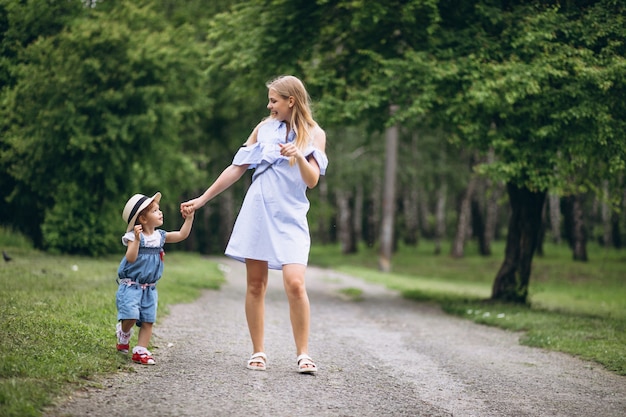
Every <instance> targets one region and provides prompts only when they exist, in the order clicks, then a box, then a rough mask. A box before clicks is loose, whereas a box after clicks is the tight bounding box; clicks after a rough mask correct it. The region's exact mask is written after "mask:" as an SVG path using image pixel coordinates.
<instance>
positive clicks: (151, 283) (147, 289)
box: [116, 193, 194, 365]
mask: <svg viewBox="0 0 626 417" xmlns="http://www.w3.org/2000/svg"><path fill="white" fill-rule="evenodd" d="M160 200H161V193H156V194H155V195H153V196H152V197H150V198H149V197H146V196H145V195H143V194H135V195H134V196H132V197H131V198H130V200H128V202H127V203H126V206H125V207H124V211H123V212H122V218H123V219H124V221H125V222H127V224H128V226H127V228H126V234H124V236H122V243H123V244H124V245H125V246H127V248H126V255H125V256H124V258H123V259H122V261H121V263H120V266H119V268H118V270H117V275H118V282H119V287H118V289H117V295H116V304H117V320H118V323H117V328H116V330H117V331H116V334H117V350H118V351H119V352H121V353H125V354H127V353H128V349H129V342H130V338H131V336H132V334H133V325H134V324H136V325H137V326H139V336H138V340H137V346H135V347H134V348H133V358H132V359H133V361H134V362H136V363H140V364H142V365H154V364H155V362H154V358H153V357H152V354H151V353H150V351H149V350H148V344H149V343H150V338H151V337H152V325H153V324H154V322H155V321H156V312H157V302H158V292H157V289H156V283H157V281H158V280H159V279H160V278H161V275H162V274H163V255H164V251H163V246H164V244H165V243H176V242H180V241H182V240H185V239H186V238H187V237H188V236H189V233H190V232H191V226H192V224H193V218H194V212H193V210H192V209H190V210H186V211H183V212H182V216H183V218H184V219H185V222H184V223H183V225H182V227H181V228H180V230H179V231H177V232H166V231H164V230H161V229H157V227H159V226H162V225H163V213H162V212H161V210H160V209H159V201H160Z"/></svg>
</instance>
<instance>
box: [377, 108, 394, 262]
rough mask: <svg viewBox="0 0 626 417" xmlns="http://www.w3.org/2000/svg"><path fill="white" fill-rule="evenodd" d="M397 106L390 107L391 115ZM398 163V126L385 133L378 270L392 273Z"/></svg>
mask: <svg viewBox="0 0 626 417" xmlns="http://www.w3.org/2000/svg"><path fill="white" fill-rule="evenodd" d="M396 109H397V106H391V107H390V114H391V115H393V113H394V112H395V111H396ZM397 163H398V126H391V127H389V128H387V131H386V133H385V179H384V181H385V182H384V184H385V185H384V187H383V217H382V222H381V231H380V255H379V257H378V269H380V270H381V271H383V272H389V271H391V255H392V253H393V226H394V214H395V205H396V204H395V202H396V166H397Z"/></svg>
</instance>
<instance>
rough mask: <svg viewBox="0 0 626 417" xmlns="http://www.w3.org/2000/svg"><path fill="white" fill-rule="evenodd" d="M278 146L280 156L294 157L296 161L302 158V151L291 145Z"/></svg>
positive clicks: (282, 144) (281, 144) (280, 144)
mask: <svg viewBox="0 0 626 417" xmlns="http://www.w3.org/2000/svg"><path fill="white" fill-rule="evenodd" d="M278 146H279V147H280V154H281V155H282V156H285V157H287V158H291V157H292V156H294V157H295V158H296V159H299V158H303V157H304V155H303V154H302V151H301V150H300V149H298V147H297V146H296V145H294V144H293V143H279V144H278Z"/></svg>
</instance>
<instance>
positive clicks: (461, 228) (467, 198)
mask: <svg viewBox="0 0 626 417" xmlns="http://www.w3.org/2000/svg"><path fill="white" fill-rule="evenodd" d="M476 182H477V178H476V175H473V174H472V175H471V176H470V180H469V183H468V184H467V188H466V189H465V192H464V193H463V198H462V200H461V207H460V208H459V217H458V220H457V226H456V236H455V238H454V242H453V243H452V251H451V255H452V257H453V258H462V257H463V255H464V247H465V239H467V236H469V234H470V219H471V214H472V213H471V210H472V207H471V203H472V196H473V195H474V189H475V188H476Z"/></svg>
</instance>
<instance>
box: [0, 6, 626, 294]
mask: <svg viewBox="0 0 626 417" xmlns="http://www.w3.org/2000/svg"><path fill="white" fill-rule="evenodd" d="M625 16H626V5H624V3H623V2H622V1H620V0H599V1H592V0H565V1H514V0H511V1H506V0H501V1H495V0H477V1H474V0H473V1H465V0H405V1H393V0H392V1H329V0H317V1H305V0H301V1H298V0H292V1H288V0H274V1H270V0H265V1H262V0H251V1H212V2H202V1H194V0H190V1H186V2H185V3H184V6H182V5H181V3H180V2H176V1H167V0H140V1H125V0H122V1H109V0H100V1H95V0H91V1H88V0H82V1H80V0H68V1H52V0H50V1H44V0H39V1H37V0H24V1H17V0H13V1H11V0H0V48H1V49H2V54H1V61H0V85H1V90H0V132H1V133H0V134H1V136H0V173H1V175H0V201H1V202H2V203H1V205H0V224H1V225H3V226H6V227H9V228H11V229H13V230H17V231H19V232H21V233H24V234H25V235H26V236H28V237H29V238H30V239H32V241H33V242H34V243H35V245H36V246H37V247H39V248H41V249H45V250H47V251H50V252H53V253H54V252H61V253H68V254H82V255H101V254H109V253H114V252H119V249H120V248H119V238H120V235H121V232H123V227H124V225H123V221H122V220H121V217H120V213H121V208H122V207H123V205H124V203H125V202H126V200H127V199H128V198H129V197H130V196H131V195H132V194H134V193H137V192H140V193H143V194H151V193H153V192H155V191H161V192H162V193H163V196H164V197H163V200H162V208H163V209H164V212H165V218H166V224H165V228H166V229H174V228H177V227H178V226H179V224H180V215H179V213H178V205H179V203H180V202H181V201H185V200H187V199H189V198H192V197H195V196H197V195H199V194H200V193H201V192H202V191H203V190H204V189H205V188H206V187H207V186H208V185H209V184H210V183H211V182H212V180H214V179H215V178H216V177H217V175H219V173H220V172H221V170H222V169H224V168H225V167H226V166H227V165H228V164H230V162H231V160H232V156H233V155H234V153H235V152H236V150H237V149H238V148H239V146H241V144H242V143H243V142H244V141H245V139H246V138H247V136H248V134H249V132H250V131H251V130H252V128H253V127H254V126H255V125H256V123H258V121H260V120H261V119H262V118H264V117H266V116H267V111H266V109H265V105H266V100H267V89H266V87H265V83H266V82H267V81H269V80H271V79H272V78H274V77H276V76H278V75H281V74H293V75H296V76H298V77H300V78H301V79H302V80H303V81H304V82H305V84H306V86H307V88H308V90H309V92H310V94H311V97H312V99H313V102H314V105H315V107H314V111H315V118H316V120H317V121H318V122H319V123H320V125H322V127H323V128H324V129H325V130H326V132H327V138H328V141H327V153H328V155H329V159H330V166H329V171H328V176H327V177H324V178H323V179H322V181H321V182H320V184H319V186H318V187H317V188H316V189H314V190H312V191H310V192H309V196H310V199H311V201H312V206H311V212H310V215H309V221H310V224H311V230H312V238H313V241H314V242H316V243H318V244H327V243H328V244H330V243H339V247H340V250H341V252H342V253H344V254H348V253H354V252H356V251H358V250H359V248H360V247H362V246H363V245H367V246H370V247H378V248H379V249H380V250H379V253H380V258H379V267H380V269H382V270H390V269H391V268H392V255H393V251H394V250H395V249H396V248H397V247H398V245H400V244H403V245H418V244H419V242H420V239H429V240H433V241H434V242H435V245H434V248H435V249H434V250H435V251H442V246H441V242H443V241H446V240H452V242H453V243H452V246H451V248H452V252H451V255H452V256H454V257H462V256H463V253H464V247H465V245H466V242H467V241H468V240H469V239H476V240H477V241H478V242H479V247H480V251H481V253H482V254H484V255H485V256H487V255H490V254H491V242H493V240H495V239H506V249H505V255H504V260H503V263H502V266H501V267H500V270H499V271H494V277H495V280H494V285H493V291H492V298H494V299H498V300H504V301H514V302H526V300H527V295H528V283H529V279H530V271H531V264H532V259H533V256H534V255H535V254H536V253H541V250H542V242H543V241H544V240H545V239H552V240H553V241H556V242H560V241H561V240H564V241H565V242H567V243H568V244H569V245H570V247H571V248H572V254H573V259H574V260H576V261H585V260H587V252H586V243H587V242H588V241H589V240H593V241H597V242H599V243H600V244H601V245H604V246H613V247H616V248H621V247H622V246H623V242H624V241H625V239H626V231H625V230H624V225H625V222H626V215H625V214H624V209H625V208H626V187H625V184H624V182H625V178H624V169H625V162H626V140H625V138H624V132H625V129H624V128H625V126H624V124H625V121H626V117H625V116H626V114H625V113H626V106H625V105H624V100H623V97H626V95H625V93H626V91H625V87H624V86H625V81H626V60H625V52H626V47H625V45H624V41H625V39H626V36H625V35H626V30H625V29H624V28H625V27H626V24H625V23H626V22H625V21H624V17H625ZM249 181H250V176H247V177H246V180H244V181H242V182H240V183H239V184H236V185H235V186H234V187H231V189H229V190H227V191H226V192H224V194H223V195H221V196H220V197H219V198H217V199H216V200H215V202H212V203H211V204H209V205H207V207H205V208H204V209H203V210H202V211H201V212H200V213H198V217H197V219H196V221H195V224H194V230H193V235H192V237H191V238H190V239H189V240H188V241H186V242H185V244H184V245H181V246H182V247H184V249H186V250H193V251H199V252H201V253H207V254H210V253H222V250H223V247H224V246H225V242H226V241H227V239H228V236H229V234H230V228H231V227H232V224H233V222H234V218H235V216H236V214H237V209H238V207H239V205H240V201H241V197H242V196H243V193H244V191H245V188H246V187H247V186H248V185H249Z"/></svg>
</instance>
